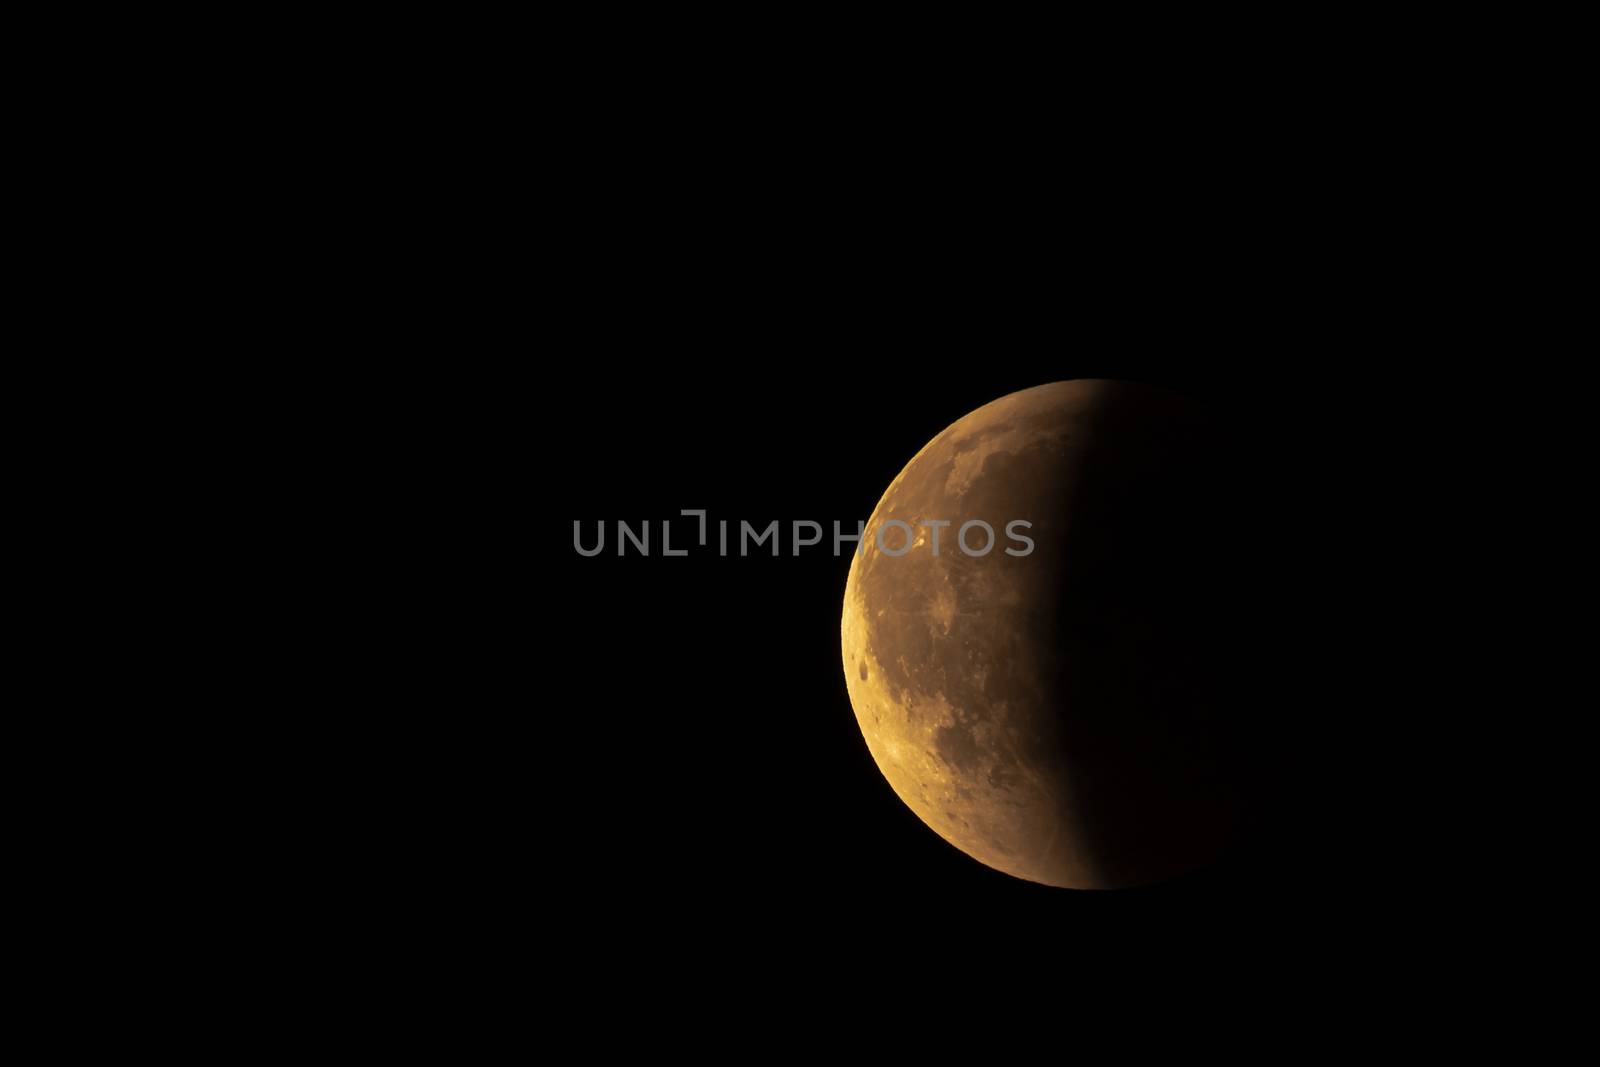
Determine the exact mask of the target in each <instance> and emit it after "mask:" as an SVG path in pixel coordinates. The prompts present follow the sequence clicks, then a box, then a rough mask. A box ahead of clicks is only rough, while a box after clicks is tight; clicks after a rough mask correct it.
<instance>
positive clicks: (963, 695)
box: [841, 380, 1234, 889]
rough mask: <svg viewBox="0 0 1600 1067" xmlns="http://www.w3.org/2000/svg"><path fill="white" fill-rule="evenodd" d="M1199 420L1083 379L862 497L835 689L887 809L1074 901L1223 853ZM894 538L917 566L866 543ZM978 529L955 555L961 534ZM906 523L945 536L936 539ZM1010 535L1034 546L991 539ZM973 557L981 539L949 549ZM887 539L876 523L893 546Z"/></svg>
mask: <svg viewBox="0 0 1600 1067" xmlns="http://www.w3.org/2000/svg"><path fill="white" fill-rule="evenodd" d="M1211 440H1212V437H1211V434H1210V430H1209V427H1208V424H1207V423H1206V422H1205V421H1204V419H1203V418H1202V417H1201V415H1200V413H1198V412H1197V411H1196V410H1195V408H1194V406H1193V405H1192V404H1191V403H1190V402H1188V401H1186V400H1184V399H1183V398H1181V397H1179V396H1177V395H1175V394H1172V393H1169V392H1166V391H1164V390H1160V389H1156V388H1153V387H1150V386H1145V385H1138V384H1132V383H1124V382H1111V381H1100V380H1080V381H1069V382H1056V383H1054V384H1050V385H1042V386H1039V387H1038V388H1035V389H1028V390H1025V391H1023V392H1019V393H1013V394H1011V395H1010V396H1006V397H1002V398H1000V399H999V400H996V401H994V402H993V403H990V404H986V405H985V406H983V407H981V408H979V409H978V410H976V411H974V412H972V413H971V414H969V415H967V416H966V417H964V418H962V419H960V420H958V421H957V422H956V423H954V424H953V425H951V426H950V427H949V428H947V429H946V430H945V431H944V432H943V433H941V434H939V435H938V436H937V437H935V438H934V439H933V440H932V441H930V442H929V443H928V444H927V445H926V446H925V447H924V448H923V449H922V450H921V451H920V452H918V453H917V454H916V456H915V457H914V458H912V460H911V461H910V462H909V463H908V464H907V465H906V467H905V469H904V470H902V471H901V472H900V474H899V476H898V477H896V478H895V479H894V481H893V482H892V483H891V484H890V486H889V488H888V489H887V491H885V493H884V494H883V498H882V499H881V500H880V501H879V502H878V506H877V508H876V509H875V510H874V512H873V515H872V518H871V520H870V521H869V523H868V526H867V531H868V533H867V536H866V538H864V539H863V542H862V544H863V549H862V551H861V553H860V554H859V555H858V556H857V557H856V558H855V559H854V560H853V561H852V563H851V567H850V577H849V580H848V582H847V584H846V588H845V600H844V615H843V622H842V627H841V629H842V645H843V651H844V668H845V679H846V682H847V684H848V687H849V692H850V700H851V703H852V705H853V706H854V709H855V713H856V718H857V720H858V722H859V723H860V726H861V732H862V735H863V736H864V737H865V739H866V742H867V746H868V748H869V749H870V750H871V753H872V756H873V758H874V759H875V760H876V761H877V764H878V767H879V768H880V769H881V770H882V771H883V774H884V777H886V778H887V779H888V781H889V784H890V786H892V787H893V789H894V791H895V793H896V794H898V796H899V797H900V799H901V800H902V801H904V802H905V803H906V805H908V806H909V807H910V808H911V810H912V811H914V812H915V813H916V814H917V815H918V817H920V818H921V819H922V821H923V822H925V823H926V824H927V825H928V826H930V827H931V828H932V829H933V830H934V831H936V832H937V833H938V834H939V835H940V836H941V837H943V838H944V839H945V840H946V841H948V842H949V843H950V844H952V845H954V846H955V847H956V848H958V849H960V850H961V851H963V852H965V853H966V854H967V855H969V856H971V857H973V858H974V859H976V860H979V861H980V862H982V863H984V864H987V865H988V866H990V867H993V868H995V869H996V870H999V871H1004V872H1006V873H1007V874H1011V875H1015V876H1016V877H1018V878H1025V879H1029V880H1031V881H1035V882H1042V883H1045V884H1047V885H1053V886H1064V887H1070V888H1077V889H1108V888H1118V887H1123V886H1131V885H1140V884H1145V883H1149V882H1155V881H1160V880H1162V879H1166V878H1169V877H1171V876H1173V875H1176V874H1179V873H1182V872H1184V871H1188V870H1192V869H1194V868H1196V867H1199V866H1202V865H1204V864H1205V863H1207V862H1208V861H1209V860H1211V859H1213V858H1214V857H1215V856H1216V855H1217V854H1218V853H1219V851H1220V850H1222V849H1223V848H1224V847H1225V845H1226V844H1227V842H1228V841H1229V839H1230V837H1231V834H1232V830H1233V821H1234V816H1233V812H1234V800H1233V796H1232V793H1231V790H1230V788H1229V785H1228V782H1227V776H1226V774H1225V773H1224V770H1223V766H1224V763H1223V760H1222V759H1221V756H1220V755H1219V752H1220V748H1219V745H1218V743H1217V736H1218V734H1217V729H1216V723H1217V720H1218V718H1219V714H1220V713H1221V712H1223V711H1225V710H1226V709H1225V707H1223V704H1224V703H1225V694H1224V691H1223V689H1222V687H1221V686H1220V685H1219V682H1218V671H1217V662H1218V657H1219V656H1221V655H1223V654H1224V652H1225V650H1223V649H1220V648H1219V643H1220V641H1221V638H1220V636H1219V628H1218V627H1217V626H1216V625H1215V619H1216V618H1218V617H1221V616H1224V615H1225V614H1226V610H1225V609H1226V597H1227V595H1228V594H1227V574H1226V565H1225V563H1224V561H1223V559H1222V557H1221V556H1220V555H1219V549H1218V546H1219V545H1220V544H1221V543H1222V542H1221V540H1220V539H1219V534H1218V528H1219V523H1218V521H1217V520H1218V516H1217V514H1216V512H1217V510H1218V509H1219V508H1221V507H1223V506H1224V505H1223V500H1224V497H1222V496H1221V495H1220V494H1219V492H1218V491H1216V490H1215V489H1214V486H1213V483H1214V481H1215V479H1216V476H1217V474H1218V467H1217V464H1216V462H1215V459H1214V453H1213V452H1212V451H1211V450H1210V442H1211ZM890 519H898V520H901V521H902V522H905V523H909V524H910V525H911V527H912V529H913V530H914V531H915V537H916V542H915V545H914V547H913V549H912V550H911V551H910V552H908V553H906V554H904V555H898V556H896V555H891V554H888V553H885V552H884V551H883V550H882V548H881V547H880V546H879V544H878V543H876V539H875V538H874V536H873V533H874V531H876V530H877V529H878V528H879V526H880V525H881V524H883V523H884V522H885V521H886V520H890ZM970 519H982V520H985V521H986V522H987V523H989V525H990V526H991V527H992V528H993V530H994V535H995V536H994V544H993V547H992V549H991V550H990V551H989V552H988V553H987V554H985V555H982V556H973V555H968V554H967V553H966V552H964V551H962V549H961V547H960V546H959V545H958V543H957V530H958V527H959V526H960V525H961V524H962V523H963V522H966V521H967V520H970ZM925 520H948V521H950V522H951V525H950V526H946V527H941V528H939V529H938V537H939V551H938V553H937V554H935V553H934V552H933V546H932V543H931V541H932V537H933V535H934V530H933V529H932V528H930V527H927V526H923V525H921V523H923V522H924V521H925ZM1013 520H1025V521H1027V522H1029V523H1031V526H1030V527H1028V528H1025V529H1024V528H1018V531H1019V532H1021V533H1023V534H1025V535H1026V536H1027V537H1029V538H1031V539H1032V541H1033V543H1034V548H1033V551H1032V552H1031V553H1029V554H1026V555H1013V554H1008V552H1007V551H1006V550H1007V549H1008V548H1009V549H1012V550H1014V551H1022V550H1023V549H1024V548H1025V546H1024V545H1023V544H1022V543H1021V542H1019V541H1015V540H1012V539H1010V538H1008V537H1007V534H1006V527H1007V524H1008V523H1010V522H1012V521H1013ZM986 540H987V537H986V535H985V534H984V533H983V531H982V530H981V529H979V528H974V529H973V530H971V531H969V535H968V540H967V543H968V545H969V546H970V547H971V548H972V549H974V550H978V549H981V548H982V547H983V545H984V542H985V541H986ZM905 541H906V531H905V530H904V529H903V528H901V527H898V526H893V527H888V528H887V529H886V530H885V533H884V544H885V545H886V546H887V548H888V549H889V550H890V552H891V553H892V552H899V551H900V550H901V548H902V546H903V545H904V544H905Z"/></svg>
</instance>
